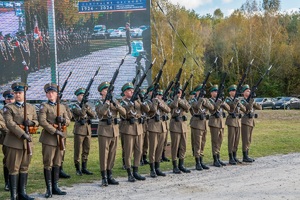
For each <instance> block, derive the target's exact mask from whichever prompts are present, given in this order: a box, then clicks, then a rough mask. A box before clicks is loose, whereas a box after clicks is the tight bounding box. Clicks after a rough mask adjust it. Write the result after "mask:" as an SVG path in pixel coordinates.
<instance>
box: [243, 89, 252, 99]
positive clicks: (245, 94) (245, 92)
mask: <svg viewBox="0 0 300 200" xmlns="http://www.w3.org/2000/svg"><path fill="white" fill-rule="evenodd" d="M250 92H251V90H250V89H247V90H245V91H244V93H243V94H244V97H246V98H248V97H249V95H250Z"/></svg>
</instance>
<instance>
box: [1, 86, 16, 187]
mask: <svg viewBox="0 0 300 200" xmlns="http://www.w3.org/2000/svg"><path fill="white" fill-rule="evenodd" d="M3 98H4V105H7V104H10V103H14V102H15V97H14V92H13V91H12V90H6V91H5V92H4V93H3ZM7 133H8V129H7V127H6V124H5V121H4V118H3V110H0V144H2V153H3V173H4V174H3V175H4V182H5V186H4V190H5V191H9V179H8V174H9V172H8V168H7V167H6V164H5V163H6V157H5V154H6V151H7V147H6V146H5V145H3V141H4V139H5V135H6V134H7Z"/></svg>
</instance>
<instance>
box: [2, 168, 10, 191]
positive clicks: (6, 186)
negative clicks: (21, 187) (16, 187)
mask: <svg viewBox="0 0 300 200" xmlns="http://www.w3.org/2000/svg"><path fill="white" fill-rule="evenodd" d="M3 175H4V182H5V185H4V190H5V191H9V178H8V177H9V176H8V175H9V171H8V169H7V167H3Z"/></svg>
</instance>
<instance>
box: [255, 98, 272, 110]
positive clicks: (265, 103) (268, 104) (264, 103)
mask: <svg viewBox="0 0 300 200" xmlns="http://www.w3.org/2000/svg"><path fill="white" fill-rule="evenodd" d="M254 101H255V102H256V103H258V104H259V105H261V107H262V109H266V108H269V109H275V102H274V101H273V100H272V98H264V97H261V98H255V99H254Z"/></svg>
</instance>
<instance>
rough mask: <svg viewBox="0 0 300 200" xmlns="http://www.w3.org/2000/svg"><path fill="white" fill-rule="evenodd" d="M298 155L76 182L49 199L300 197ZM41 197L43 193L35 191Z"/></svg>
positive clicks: (299, 157)
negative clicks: (113, 181) (105, 182)
mask: <svg viewBox="0 0 300 200" xmlns="http://www.w3.org/2000/svg"><path fill="white" fill-rule="evenodd" d="M299 167H300V154H299V153H297V154H288V155H279V156H269V157H263V158H259V159H256V161H255V162H254V163H253V164H249V165H246V164H245V165H239V166H226V167H223V168H215V167H211V169H210V170H208V171H201V172H198V171H195V170H192V173H190V174H182V175H175V174H172V173H171V172H167V177H159V178H155V179H153V178H151V177H150V176H149V175H146V177H147V180H146V181H137V182H135V183H129V182H127V178H118V180H119V181H120V185H119V186H108V187H105V188H102V187H100V180H99V181H97V182H94V183H86V184H78V185H74V186H73V187H68V188H64V187H63V189H64V190H65V191H67V192H68V194H67V195H66V196H65V197H63V198H62V197H60V196H53V198H52V199H64V200H75V199H85V200H93V199H95V200H96V199H97V200H98V199H114V200H115V199H127V200H128V199H138V200H146V199H164V200H165V199H210V200H211V199H222V200H227V199H228V200H229V199H230V200H232V199H255V200H257V199H272V200H274V199H289V200H292V199H300V190H299V185H300V170H299ZM34 197H36V198H37V199H43V196H42V194H35V195H34Z"/></svg>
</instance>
